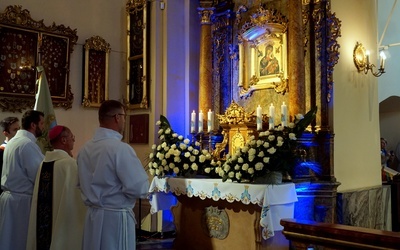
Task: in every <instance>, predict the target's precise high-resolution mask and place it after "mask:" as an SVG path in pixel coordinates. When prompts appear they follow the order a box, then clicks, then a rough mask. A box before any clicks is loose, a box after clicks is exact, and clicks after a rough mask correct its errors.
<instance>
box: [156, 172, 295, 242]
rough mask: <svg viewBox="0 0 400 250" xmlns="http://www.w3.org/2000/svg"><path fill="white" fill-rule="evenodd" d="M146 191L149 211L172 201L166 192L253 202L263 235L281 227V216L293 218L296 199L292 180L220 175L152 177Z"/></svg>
mask: <svg viewBox="0 0 400 250" xmlns="http://www.w3.org/2000/svg"><path fill="white" fill-rule="evenodd" d="M149 191H150V204H151V210H150V212H151V213H156V212H157V211H159V210H168V209H170V208H171V206H174V205H176V200H175V199H166V195H168V194H169V195H172V194H173V195H176V196H180V195H186V196H188V197H193V196H194V197H198V198H200V199H202V200H204V199H206V198H207V199H213V200H214V201H218V200H226V201H228V202H230V203H233V202H242V203H243V204H246V205H248V204H257V205H259V206H260V207H261V208H262V209H261V219H260V226H261V227H263V234H262V235H263V238H264V239H267V238H270V237H272V236H274V231H278V230H282V229H283V228H282V226H281V225H280V220H281V219H282V218H293V216H294V202H297V194H296V189H295V185H294V183H284V184H279V185H262V184H250V183H232V182H222V180H221V179H189V178H169V177H166V178H162V179H159V178H157V177H155V178H154V179H153V181H152V183H151V185H150V190H149Z"/></svg>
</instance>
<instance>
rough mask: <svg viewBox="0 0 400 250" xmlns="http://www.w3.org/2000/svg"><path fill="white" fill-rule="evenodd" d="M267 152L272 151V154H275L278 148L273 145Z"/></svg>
mask: <svg viewBox="0 0 400 250" xmlns="http://www.w3.org/2000/svg"><path fill="white" fill-rule="evenodd" d="M267 152H268V153H270V154H271V155H272V154H274V153H275V152H276V149H275V148H274V147H272V148H269V149H268V150H267Z"/></svg>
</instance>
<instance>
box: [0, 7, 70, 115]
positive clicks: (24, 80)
mask: <svg viewBox="0 0 400 250" xmlns="http://www.w3.org/2000/svg"><path fill="white" fill-rule="evenodd" d="M76 33H77V31H76V29H74V30H72V29H71V28H69V27H65V26H64V25H56V24H55V23H53V24H52V25H51V26H46V25H45V24H44V22H43V20H40V21H36V20H33V19H32V18H31V16H30V12H29V11H28V10H26V9H22V6H21V5H10V6H7V7H6V9H5V10H4V12H3V13H0V38H1V39H0V103H1V105H0V106H1V109H2V111H10V112H16V111H18V112H22V111H23V110H24V109H28V108H33V106H34V104H35V95H36V91H37V86H36V79H37V71H36V67H37V66H43V68H44V70H45V72H46V76H47V81H48V84H49V89H50V94H51V98H52V102H53V106H54V107H62V108H64V109H70V108H72V102H73V99H74V95H73V94H72V92H71V85H70V84H69V68H70V60H69V58H70V54H71V53H72V52H73V47H74V46H75V44H76V42H77V40H78V36H77V35H76Z"/></svg>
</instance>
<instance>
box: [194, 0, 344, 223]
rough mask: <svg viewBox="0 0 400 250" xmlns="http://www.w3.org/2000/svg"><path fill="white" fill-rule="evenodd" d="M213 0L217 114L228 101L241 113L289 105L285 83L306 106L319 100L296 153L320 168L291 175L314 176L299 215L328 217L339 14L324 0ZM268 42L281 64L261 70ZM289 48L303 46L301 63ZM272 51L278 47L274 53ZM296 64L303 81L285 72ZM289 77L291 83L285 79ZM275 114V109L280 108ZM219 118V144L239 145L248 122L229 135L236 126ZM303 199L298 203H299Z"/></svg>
mask: <svg viewBox="0 0 400 250" xmlns="http://www.w3.org/2000/svg"><path fill="white" fill-rule="evenodd" d="M202 3H203V4H204V5H206V4H207V3H209V1H200V4H202ZM213 3H214V5H213V8H214V9H213V11H214V13H213V16H212V17H211V20H212V40H213V48H212V49H213V51H212V55H213V73H214V74H213V93H214V96H213V107H214V110H215V111H216V113H217V114H221V115H222V114H225V112H226V111H227V110H228V107H229V105H230V104H231V103H232V102H235V103H237V104H238V105H240V107H243V109H244V112H245V113H247V114H252V113H253V112H254V111H255V109H256V107H257V105H262V106H264V107H268V106H269V104H270V103H274V104H275V106H277V105H280V104H281V103H282V102H285V103H288V104H289V105H290V104H291V103H290V100H289V96H288V95H289V93H290V91H291V90H290V87H291V86H295V87H296V88H297V89H298V88H301V90H302V91H303V92H304V95H302V96H301V98H304V103H303V104H304V107H305V111H306V110H309V109H311V107H315V106H317V107H318V113H317V117H316V119H315V122H314V123H312V125H311V126H310V128H309V131H310V132H311V133H309V134H307V136H304V137H303V138H299V143H300V144H302V145H306V146H305V147H304V149H305V150H304V152H303V155H302V157H303V158H304V160H306V161H308V162H314V163H316V165H317V166H319V169H318V171H315V172H314V171H308V172H303V173H300V174H299V175H298V176H297V177H298V179H297V181H300V182H301V181H302V180H307V181H310V180H311V181H312V183H315V187H314V186H313V184H311V186H309V187H308V189H306V190H305V191H303V192H302V195H304V197H310V199H311V198H312V199H313V200H314V205H313V207H312V209H310V210H309V211H308V212H307V213H303V214H302V215H301V217H299V218H305V219H310V218H311V219H314V218H316V216H319V219H318V220H321V221H326V222H333V221H334V219H335V216H334V215H335V196H336V188H337V186H338V185H339V183H337V182H336V178H335V176H334V166H333V131H331V126H332V124H333V117H332V104H331V102H332V90H333V69H334V66H335V65H336V63H337V62H338V59H339V48H340V46H339V44H338V43H337V39H338V37H340V20H339V19H338V18H337V17H336V16H335V14H334V13H332V12H331V8H330V1H329V0H302V1H301V4H300V6H298V5H297V3H296V4H293V2H289V1H285V0H283V1H282V0H279V1H278V0H271V1H256V0H255V1H244V0H243V1H242V0H237V1H232V0H227V1H214V2H213ZM294 5H295V6H296V7H293V6H294ZM202 7H204V6H202ZM208 7H210V6H208ZM299 7H300V8H299ZM293 12H297V13H296V14H300V15H301V16H302V19H301V21H300V23H299V25H300V26H301V27H302V30H291V27H290V25H289V23H290V21H291V20H290V17H293V16H295V15H293ZM299 12H300V13H299ZM290 32H292V33H290ZM294 33H296V34H295V35H294ZM289 34H291V36H289ZM291 39H295V40H296V43H297V44H302V45H303V47H296V48H293V47H292V48H291V47H289V44H296V43H293V40H291ZM269 45H272V49H273V50H272V51H273V52H275V53H274V54H276V55H275V57H277V58H276V59H277V60H276V61H277V63H278V65H279V70H276V71H271V72H278V73H273V74H272V73H271V74H269V73H262V72H261V58H262V57H264V56H265V54H267V50H268V49H269V48H270V47H269ZM285 50H287V52H285ZM294 50H297V51H298V50H302V51H304V60H301V61H302V65H297V64H296V65H293V64H292V65H291V64H290V61H289V60H288V58H289V54H290V53H291V51H294ZM277 52H280V53H282V54H280V55H279V56H277V55H278V54H279V53H277ZM299 67H300V68H299ZM271 70H272V69H271ZM298 71H303V72H304V75H305V77H304V80H302V81H298V80H296V79H294V78H291V72H298ZM264 74H266V75H264ZM266 76H268V77H266ZM289 79H292V80H291V81H296V82H290V80H289ZM277 113H278V114H279V113H280V111H279V109H278V110H277ZM225 115H226V114H225ZM220 122H221V119H220ZM225 124H226V123H225ZM243 124H244V123H243ZM243 124H242V125H243ZM217 125H220V126H221V127H222V131H223V133H224V136H225V139H224V141H223V142H222V143H221V144H217V145H218V146H219V147H222V146H223V144H226V145H231V144H232V143H234V142H233V141H234V140H237V142H238V144H239V145H240V141H241V140H242V139H243V138H244V136H245V135H247V134H248V133H247V132H248V131H250V133H251V131H252V129H251V128H250V130H247V129H246V128H245V127H246V126H241V128H243V130H242V133H240V134H241V136H242V137H243V138H242V139H241V138H236V139H235V138H234V136H235V135H236V134H237V132H238V130H237V128H236V130H235V128H234V127H235V126H231V125H230V126H225V125H224V123H223V122H222V123H220V124H217ZM227 127H228V129H227ZM239 131H240V129H239ZM227 134H229V136H227ZM238 137H239V136H238ZM219 150H220V149H219ZM229 151H230V149H229ZM297 177H296V178H297ZM300 203H301V204H303V203H302V202H299V204H300ZM309 205H310V204H305V203H304V206H309ZM314 208H315V209H317V208H318V209H319V210H324V211H325V212H324V215H323V216H322V217H321V215H317V214H316V213H317V212H315V213H314V211H313V209H314ZM296 218H297V217H296Z"/></svg>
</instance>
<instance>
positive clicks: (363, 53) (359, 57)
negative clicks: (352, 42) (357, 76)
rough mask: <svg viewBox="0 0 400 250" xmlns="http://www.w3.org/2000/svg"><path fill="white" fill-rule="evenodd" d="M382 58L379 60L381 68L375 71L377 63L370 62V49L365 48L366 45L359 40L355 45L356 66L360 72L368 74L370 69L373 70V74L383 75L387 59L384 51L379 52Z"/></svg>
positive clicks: (354, 59) (354, 57)
mask: <svg viewBox="0 0 400 250" xmlns="http://www.w3.org/2000/svg"><path fill="white" fill-rule="evenodd" d="M379 56H380V60H379V68H378V69H377V71H374V68H376V66H375V64H373V63H370V58H369V57H370V52H369V51H368V50H365V48H364V46H363V45H362V44H361V43H359V42H357V44H356V46H355V47H354V51H353V61H354V64H355V65H356V68H357V70H358V72H364V73H365V74H368V71H370V72H371V74H372V75H373V76H375V77H379V76H381V75H382V74H383V73H386V72H385V60H386V55H385V53H384V52H383V51H381V52H380V54H379Z"/></svg>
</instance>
